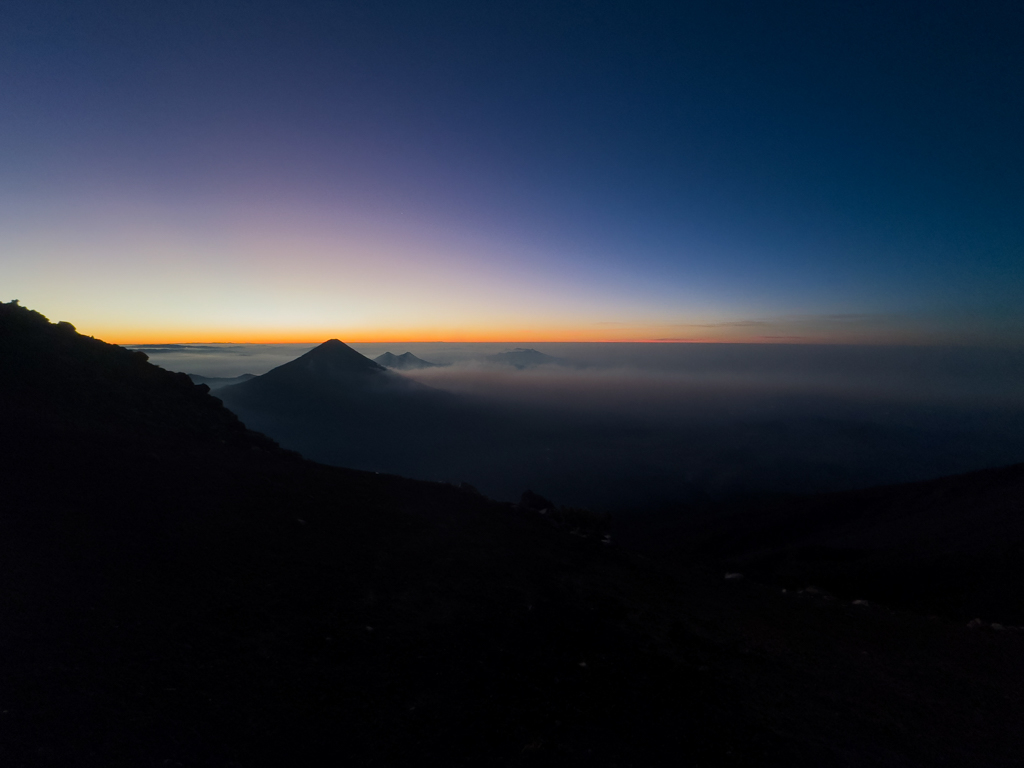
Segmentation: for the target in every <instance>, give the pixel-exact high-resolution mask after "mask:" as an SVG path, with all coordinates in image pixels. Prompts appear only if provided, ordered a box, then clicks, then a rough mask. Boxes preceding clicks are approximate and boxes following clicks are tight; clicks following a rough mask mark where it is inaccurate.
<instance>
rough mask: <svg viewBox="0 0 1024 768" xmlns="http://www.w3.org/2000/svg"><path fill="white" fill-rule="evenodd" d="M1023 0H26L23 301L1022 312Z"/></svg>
mask: <svg viewBox="0 0 1024 768" xmlns="http://www.w3.org/2000/svg"><path fill="white" fill-rule="evenodd" d="M1021 39H1024V6H1021V5H1020V4H1019V3H1013V2H978V3H972V4H968V3H963V2H955V3H951V2H927V3H925V2H918V3H908V2H898V1H896V2H834V3H821V2H785V3H783V2H780V3H763V2H729V1H728V0H715V2H678V3H642V2H630V3H604V2H557V1H552V0H545V1H544V2H539V1H538V2H533V0H522V1H520V2H516V3H501V4H498V3H479V2H431V3H423V2H415V3H414V2H387V1H386V0H376V1H375V2H372V3H371V2H348V3H346V2H329V1H328V0H318V1H317V2H299V1H297V0H291V1H290V2H260V0H247V1H246V2H241V1H238V2H235V1H233V0H193V1H189V0H181V1H178V2H172V3H168V2H166V1H165V0H164V1H162V2H149V1H148V0H132V1H131V2H128V1H127V0H125V1H123V2H115V1H113V0H93V1H91V2H90V1H89V0H80V1H78V2H52V1H50V0H31V1H29V2H23V1H21V0H6V1H5V2H2V3H0V299H2V300H10V299H19V300H20V301H21V302H22V303H23V304H25V305H26V306H29V307H32V308H33V309H37V310H39V311H41V312H43V313H44V314H46V315H47V316H49V317H50V318H51V319H52V320H67V321H70V322H72V323H74V324H75V325H76V326H77V327H78V329H79V330H80V331H81V332H84V333H87V334H90V335H95V336H97V337H100V338H103V339H106V340H108V341H112V342H118V343H171V342H186V341H187V342H229V341H230V342H296V343H297V342H314V341H319V340H323V339H326V338H332V337H338V338H342V339H343V340H346V341H352V342H360V343H381V342H390V341H398V340H404V341H420V342H426V341H448V342H473V341H477V342H479V341H487V342H499V341H547V342H555V341H627V340H628V341H670V340H676V341H742V342H824V343H856V344H986V345H993V344H994V345H1007V344H1009V345H1020V344H1022V343H1024V301H1022V299H1024V142H1022V141H1021V140H1020V137H1021V136H1024V99H1021V97H1020V94H1021V93H1024V49H1022V47H1021V45H1020V40H1021Z"/></svg>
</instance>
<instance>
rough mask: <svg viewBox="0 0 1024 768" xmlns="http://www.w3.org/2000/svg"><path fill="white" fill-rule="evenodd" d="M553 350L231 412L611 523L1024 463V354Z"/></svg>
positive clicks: (466, 347)
mask: <svg viewBox="0 0 1024 768" xmlns="http://www.w3.org/2000/svg"><path fill="white" fill-rule="evenodd" d="M382 346H383V345H366V344H363V345H360V344H353V345H351V348H352V349H355V350H357V351H362V352H364V353H365V356H366V357H368V356H375V357H376V356H379V355H380V354H387V351H386V350H385V352H379V350H380V349H381V347H382ZM534 347H536V349H534V348H533V347H526V346H523V347H516V346H515V345H494V344H476V345H474V344H441V343H436V344H406V345H389V346H388V349H394V350H396V352H400V353H406V352H409V351H410V350H412V351H413V353H414V354H415V355H416V356H417V359H425V360H427V361H440V362H441V364H440V365H436V367H425V368H417V369H404V370H400V375H401V376H403V377H405V378H406V379H408V380H411V381H415V382H419V383H420V384H423V385H426V386H429V387H430V388H431V389H432V390H434V391H433V392H432V393H428V392H427V391H426V390H415V394H414V395H413V394H405V395H403V394H401V393H391V394H388V395H386V396H385V399H381V393H379V392H376V388H375V387H373V386H372V385H371V386H369V388H367V389H359V390H358V391H357V392H347V390H346V388H351V387H355V386H357V385H356V384H354V383H346V382H345V381H344V380H343V381H338V382H334V383H333V384H332V385H331V386H333V387H334V390H335V391H334V393H333V394H327V393H325V392H324V391H323V390H322V387H323V385H324V383H325V382H322V381H319V380H318V378H317V376H316V375H310V376H309V377H308V378H307V379H304V380H302V381H296V382H294V384H293V387H294V389H293V390H292V391H290V392H289V393H288V394H287V395H285V394H281V395H280V397H279V398H277V401H276V402H273V403H271V402H268V401H267V399H266V398H263V399H262V401H261V404H260V405H255V404H251V403H249V404H245V403H243V400H241V399H239V398H241V395H240V394H236V393H235V392H234V391H233V390H223V389H220V388H218V389H217V395H218V396H219V397H222V398H223V399H224V400H225V402H226V403H227V404H228V406H229V407H231V408H233V409H235V410H236V412H238V413H239V415H240V416H241V417H242V418H243V420H244V421H245V422H246V423H247V424H250V425H251V426H253V427H254V428H256V429H259V430H260V431H263V432H265V433H267V434H269V435H271V436H272V437H274V438H275V439H277V440H279V441H280V442H281V443H282V444H283V445H284V446H286V447H288V448H292V449H294V450H297V451H299V452H301V453H302V454H303V455H305V456H307V457H308V458H312V459H315V460H317V461H324V462H326V463H330V464H336V465H341V466H352V467H357V468H361V469H368V470H372V471H380V472H390V473H396V474H402V475H406V476H410V477H419V478H422V479H430V480H445V481H452V482H468V483H470V484H472V485H474V486H475V487H477V488H479V489H480V490H481V491H482V492H484V493H486V494H487V495H489V496H492V497H493V498H499V499H506V500H510V501H511V500H515V499H518V496H519V494H520V493H521V492H522V491H523V490H524V489H525V488H534V489H537V490H539V491H541V492H543V493H546V494H548V495H549V496H551V497H553V498H556V499H558V500H559V501H560V502H561V503H565V504H573V505H580V506H586V507H590V508H594V509H601V510H606V511H629V510H633V511H637V510H644V509H650V508H652V507H657V506H661V505H666V504H669V505H670V504H677V503H683V502H694V501H699V500H704V499H708V498H710V499H716V500H723V499H727V498H730V497H733V496H736V495H738V494H750V493H772V492H791V493H792V492H796V493H813V492H822V491H836V490H846V489H851V488H862V487H867V486H871V485H879V484H887V483H896V482H907V481H912V480H923V479H929V478H933V477H940V476H943V475H948V474H954V473H958V472H966V471H970V470H974V469H982V468H985V467H990V466H1001V465H1005V464H1010V463H1014V462H1018V461H1022V460H1024V389H1022V388H1021V387H1020V382H1021V381H1022V380H1024V353H1022V352H1021V351H1020V350H1017V349H1012V348H1011V349H1007V348H921V347H883V348H870V347H869V348H862V347H838V346H814V345H770V346H765V345H694V344H689V345H678V344H632V345H631V344H604V345H602V344H536V345H534ZM139 348H140V349H144V350H146V351H147V352H148V353H149V354H150V355H151V357H152V359H153V361H154V362H155V363H158V364H161V365H163V366H165V367H170V368H172V369H175V370H183V371H185V372H188V373H193V374H195V373H199V372H207V373H227V374H235V372H236V371H243V370H245V371H247V372H249V373H252V372H263V373H265V372H266V369H268V368H269V367H272V366H273V365H274V364H275V363H277V362H278V361H282V362H283V361H284V360H285V359H286V358H287V357H288V356H289V355H296V356H299V355H301V354H303V353H305V352H306V351H308V348H309V345H280V346H278V345H195V346H191V347H190V346H187V345H183V346H180V347H167V348H166V349H167V350H168V351H158V350H160V349H163V348H161V347H156V346H144V347H139ZM517 349H518V351H511V350H517ZM524 350H528V352H526V351H524ZM530 353H532V357H531V355H530ZM509 355H514V356H515V355H517V356H518V357H512V358H511V360H510V359H509ZM524 355H526V357H525V358H524ZM364 359H365V358H364ZM524 359H529V360H532V361H533V364H532V365H529V366H524V365H523V364H522V362H523V360H524ZM538 360H539V361H541V362H536V361H538ZM396 375H399V374H396ZM196 381H197V383H202V381H203V379H198V378H197V379H196ZM227 381H228V380H227V379H223V380H218V382H216V383H217V384H218V386H221V385H222V382H227ZM358 386H362V385H358ZM314 390H316V391H317V392H318V397H319V398H320V399H319V400H317V401H316V402H317V405H316V407H313V406H312V401H309V400H308V398H309V395H310V394H311V392H312V391H314ZM441 393H447V394H448V395H449V397H442V396H441ZM345 398H352V400H353V402H352V404H351V405H350V406H348V407H346V408H344V409H343V410H342V411H339V412H338V413H337V414H336V415H335V416H334V417H333V418H327V417H326V414H327V413H329V412H330V408H331V406H330V405H328V404H329V403H333V404H334V406H336V407H340V403H341V401H342V400H344V399H345ZM282 400H287V401H289V403H290V404H289V405H288V406H287V409H286V410H287V416H286V415H285V414H284V411H283V410H282V409H284V408H285V406H284V403H283V402H282ZM299 402H306V405H307V406H308V411H307V412H306V413H305V414H304V415H300V414H299V411H298V409H299V406H298V403H299ZM325 409H326V410H325Z"/></svg>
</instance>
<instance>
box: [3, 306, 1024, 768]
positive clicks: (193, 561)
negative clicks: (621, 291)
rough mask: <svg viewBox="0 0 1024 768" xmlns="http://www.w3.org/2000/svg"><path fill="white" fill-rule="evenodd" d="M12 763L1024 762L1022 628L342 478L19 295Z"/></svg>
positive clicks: (11, 581)
mask: <svg viewBox="0 0 1024 768" xmlns="http://www.w3.org/2000/svg"><path fill="white" fill-rule="evenodd" d="M0 436H2V449H0V450H2V452H0V488H2V489H3V495H2V508H0V541H2V542H3V557H2V558H0V579H2V583H3V585H4V588H3V590H2V592H0V764H3V765H5V766H45V765H54V766H68V765H74V766H110V765H126V766H129V765H130V766H174V765H182V766H203V765H207V766H230V765H237V766H253V765H267V766H278V765H286V764H294V765H310V764H318V763H319V762H320V761H321V760H322V761H324V762H327V761H330V762H332V763H335V764H344V765H380V766H395V765H417V766H421V765H474V766H476V765H496V766H514V765H523V766H529V765H552V766H553V765H558V766H563V765H569V766H571V765H595V766H655V765H665V766H678V765H694V766H696V765H705V766H714V765H748V766H761V765H787V766H789V765H795V766H861V765H865V766H866V765H884V766H904V765H910V766H915V765H919V766H932V765H962V766H968V765H990V766H992V765H994V766H1003V765H1005V766H1009V765H1015V764H1017V760H1018V756H1019V754H1020V750H1021V748H1022V747H1024V738H1022V736H1021V734H1020V728H1019V723H1020V722H1021V718H1022V715H1024V706H1022V704H1024V702H1022V695H1021V691H1020V688H1019V685H1018V682H1019V681H1020V680H1021V679H1024V678H1022V673H1024V637H1022V633H1019V632H1017V631H1014V630H1005V631H1001V632H999V631H993V630H990V629H981V630H969V629H967V628H966V627H964V625H963V622H960V621H956V622H950V621H946V620H943V619H934V620H932V619H928V618H925V617H922V616H918V615H915V614H912V613H901V612H894V611H890V610H888V609H887V608H884V607H881V606H860V605H853V604H851V603H849V602H846V601H841V600H834V599H827V598H825V597H822V596H817V595H813V594H807V593H805V594H802V595H794V594H792V593H786V594H783V593H782V592H781V590H780V589H778V588H775V587H768V586H759V585H757V584H755V583H753V582H752V581H750V580H749V579H742V580H725V579H723V574H722V572H721V570H718V569H715V570H708V571H702V570H699V569H694V570H690V569H687V568H685V567H683V568H677V569H675V570H673V571H672V573H671V574H669V573H668V572H665V571H663V570H661V569H659V568H657V567H654V566H653V565H651V564H649V563H648V562H647V561H645V560H643V559H642V558H640V557H637V556H634V555H631V554H630V553H628V552H625V551H621V550H618V549H616V548H612V547H607V546H604V545H602V544H601V543H600V542H598V541H597V540H595V539H592V538H583V537H579V536H574V535H572V534H570V533H568V532H566V531H565V530H559V529H557V528H555V527H553V526H550V525H548V524H547V523H546V516H541V515H538V514H536V513H533V512H527V511H526V510H520V509H518V508H515V507H512V506H509V505H501V504H497V503H493V502H490V501H488V500H486V499H484V498H482V497H480V496H478V495H476V494H475V493H473V492H471V491H468V490H460V489H458V488H455V487H452V486H447V485H440V484H430V483H422V482H414V481H409V480H403V479H400V478H397V477H389V476H379V475H374V474H370V473H362V472H355V471H349V470H343V469H336V468H331V467H325V466H322V465H317V464H313V463H310V462H306V461H303V460H302V459H300V458H299V457H298V456H296V455H295V454H290V453H287V452H284V451H282V450H280V449H279V448H277V447H276V446H275V445H274V444H273V443H271V442H270V441H269V440H267V439H266V438H263V437H261V436H260V435H257V434H254V433H251V432H249V431H247V430H246V429H245V427H244V426H242V425H241V424H240V423H239V422H238V421H237V419H235V418H234V417H233V416H232V415H231V414H230V413H229V412H228V411H226V410H224V409H223V408H222V407H221V406H220V404H219V402H218V401H217V400H215V399H214V398H212V397H210V396H209V394H208V393H207V392H206V390H205V388H202V387H196V386H194V385H193V384H192V383H191V381H190V380H189V379H188V378H187V377H186V376H184V375H178V374H171V373H168V372H166V371H162V370H160V369H158V368H156V367H154V366H151V365H149V364H148V363H147V362H146V360H145V358H144V356H142V355H139V354H137V353H132V352H128V351H126V350H123V349H120V348H118V347H113V346H110V345H106V344H103V343H102V342H99V341H96V340H93V339H88V338H84V337H81V336H79V335H78V334H76V333H75V332H74V330H73V329H72V328H71V327H70V326H66V325H51V324H49V323H48V322H47V321H46V319H45V318H43V317H42V316H40V315H38V314H36V313H32V312H29V311H28V310H25V309H23V308H20V307H17V306H14V305H11V304H7V305H0Z"/></svg>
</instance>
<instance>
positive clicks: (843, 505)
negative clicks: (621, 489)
mask: <svg viewBox="0 0 1024 768" xmlns="http://www.w3.org/2000/svg"><path fill="white" fill-rule="evenodd" d="M624 524H625V525H626V526H627V527H629V530H623V531H622V533H624V534H626V536H627V538H630V539H631V540H632V541H634V542H635V544H636V545H638V546H646V547H647V548H649V549H653V550H656V551H659V552H660V553H661V554H666V553H673V554H674V556H676V557H684V558H687V559H691V560H692V559H700V560H703V561H706V562H718V563H720V564H721V565H722V567H723V568H727V569H729V570H735V571H743V572H744V573H746V574H747V575H749V576H753V577H755V578H758V579H761V580H764V581H769V582H774V583H777V584H780V585H783V586H786V587H789V588H794V589H795V588H801V587H807V586H815V587H818V588H822V589H827V590H829V591H832V592H835V593H836V594H838V595H842V596H844V597H847V598H850V599H852V598H863V599H870V600H878V601H881V602H884V603H886V604H889V605H898V606H903V607H907V608H912V609H914V610H918V611H922V612H925V613H938V614H941V615H943V616H947V617H951V618H955V619H957V620H960V621H967V620H968V619H971V618H973V617H983V618H985V619H987V620H988V621H994V622H1002V623H1010V624H1024V465H1015V466H1010V467H1005V468H1001V469H991V470H984V471H981V472H972V473H969V474H965V475H958V476H955V477H946V478H941V479H939V480H932V481H928V482H921V483H910V484H906V485H896V486H888V487H881V488H872V489H868V490H863V491H851V492H847V493H837V494H827V495H819V496H809V497H795V498H782V499H778V500H774V501H771V502H765V501H762V502H759V503H755V504H747V505H744V506H740V507H738V508H736V509H731V510H729V509H715V510H712V511H710V512H708V513H706V514H704V515H695V514H691V515H689V516H686V515H682V514H680V513H679V511H678V510H676V511H674V512H672V513H671V514H670V515H666V516H664V517H663V518H662V520H661V521H660V522H659V521H655V520H651V519H646V520H645V519H644V518H643V517H642V516H640V517H638V518H637V519H635V520H633V521H625V523H624Z"/></svg>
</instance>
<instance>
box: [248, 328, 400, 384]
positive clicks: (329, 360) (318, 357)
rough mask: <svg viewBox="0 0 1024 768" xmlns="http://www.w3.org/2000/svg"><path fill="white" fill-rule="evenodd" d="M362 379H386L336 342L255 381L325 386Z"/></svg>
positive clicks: (378, 369)
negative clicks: (336, 382) (333, 382)
mask: <svg viewBox="0 0 1024 768" xmlns="http://www.w3.org/2000/svg"><path fill="white" fill-rule="evenodd" d="M362 377H374V378H379V379H384V378H388V373H387V371H386V370H385V369H384V367H383V366H380V365H378V364H377V363H375V362H373V360H370V359H369V358H368V357H364V356H363V355H361V354H359V353H358V352H356V351H355V350H354V349H352V347H350V346H349V345H348V344H345V343H344V342H342V341H339V340H338V339H331V340H330V341H325V342H324V343H323V344H321V345H320V346H319V347H314V348H313V349H311V350H309V352H307V353H306V354H304V355H303V356H302V357H298V358H296V359H295V360H292V361H291V362H290V363H285V364H284V365H281V366H278V367H277V368H275V369H274V370H272V371H270V372H268V373H265V374H263V376H260V377H259V378H260V379H262V380H263V381H264V382H273V383H275V384H284V383H294V384H300V383H306V384H321V385H322V384H327V383H330V382H331V381H338V382H341V381H352V380H353V379H358V378H362Z"/></svg>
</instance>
